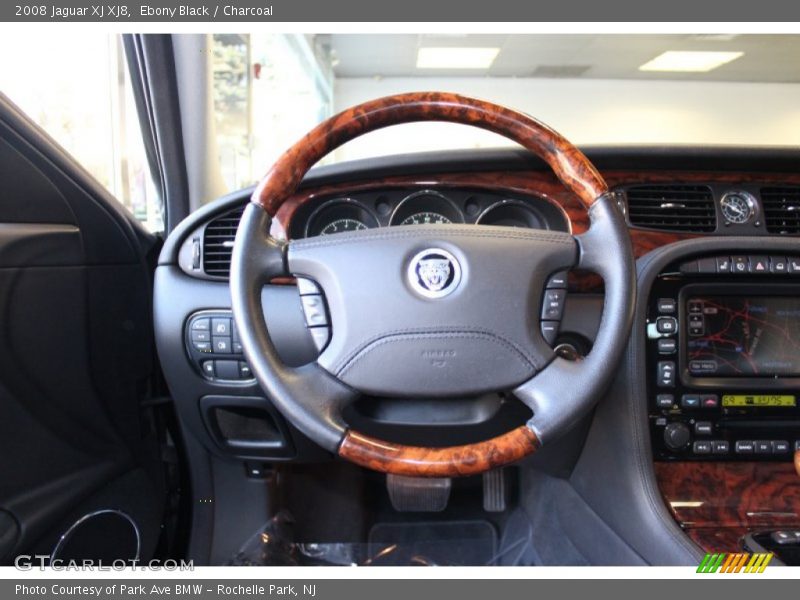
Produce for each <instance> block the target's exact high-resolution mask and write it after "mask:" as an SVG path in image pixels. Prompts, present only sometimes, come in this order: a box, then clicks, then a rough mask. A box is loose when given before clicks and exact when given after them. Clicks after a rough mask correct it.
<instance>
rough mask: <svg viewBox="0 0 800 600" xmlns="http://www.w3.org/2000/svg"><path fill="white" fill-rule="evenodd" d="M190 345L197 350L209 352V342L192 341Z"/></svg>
mask: <svg viewBox="0 0 800 600" xmlns="http://www.w3.org/2000/svg"><path fill="white" fill-rule="evenodd" d="M192 347H193V348H194V349H195V350H197V351H198V352H204V353H205V352H211V342H192Z"/></svg>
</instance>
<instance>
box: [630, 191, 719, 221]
mask: <svg viewBox="0 0 800 600" xmlns="http://www.w3.org/2000/svg"><path fill="white" fill-rule="evenodd" d="M626 197H627V199H628V219H629V220H630V223H631V225H634V226H636V227H646V228H648V229H661V230H663V231H693V232H710V231H714V230H715V229H716V228H717V211H716V208H715V207H714V197H713V195H712V194H711V189H710V188H709V187H707V186H704V185H636V186H632V187H629V188H627V189H626Z"/></svg>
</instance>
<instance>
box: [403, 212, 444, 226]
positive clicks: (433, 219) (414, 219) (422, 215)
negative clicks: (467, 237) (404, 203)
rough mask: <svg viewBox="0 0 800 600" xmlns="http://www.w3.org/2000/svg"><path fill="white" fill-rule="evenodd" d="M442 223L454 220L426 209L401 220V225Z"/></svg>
mask: <svg viewBox="0 0 800 600" xmlns="http://www.w3.org/2000/svg"><path fill="white" fill-rule="evenodd" d="M442 223H452V221H451V220H450V219H448V218H447V217H445V216H444V215H440V214H439V213H435V212H427V211H426V212H419V213H416V214H413V215H411V216H410V217H406V218H405V219H403V220H402V221H401V222H400V225H441V224H442Z"/></svg>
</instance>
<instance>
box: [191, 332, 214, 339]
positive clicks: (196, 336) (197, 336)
mask: <svg viewBox="0 0 800 600" xmlns="http://www.w3.org/2000/svg"><path fill="white" fill-rule="evenodd" d="M192 341H193V342H210V341H211V333H210V332H209V331H208V330H200V331H194V330H193V331H192Z"/></svg>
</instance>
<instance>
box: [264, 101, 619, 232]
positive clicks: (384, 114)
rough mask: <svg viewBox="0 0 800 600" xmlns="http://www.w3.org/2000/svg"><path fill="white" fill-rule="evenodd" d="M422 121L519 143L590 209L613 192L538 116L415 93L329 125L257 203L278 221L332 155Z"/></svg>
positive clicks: (291, 157) (306, 141) (286, 162)
mask: <svg viewBox="0 0 800 600" xmlns="http://www.w3.org/2000/svg"><path fill="white" fill-rule="evenodd" d="M417 121H444V122H451V123H460V124H462V125H471V126H474V127H478V128H481V129H486V130H488V131H492V132H494V133H498V134H500V135H502V136H505V137H507V138H509V139H511V140H514V141H515V142H517V143H518V144H520V145H522V146H524V147H525V148H527V149H528V150H530V151H531V152H533V153H534V154H536V155H537V156H539V157H540V158H542V159H543V160H544V161H546V162H547V164H548V165H549V166H550V168H551V169H552V170H553V172H554V173H555V174H556V175H557V176H558V178H559V179H560V180H561V182H562V183H563V184H564V185H565V186H567V187H568V188H569V189H571V190H572V191H574V192H575V193H576V194H577V195H578V197H579V198H580V200H581V202H582V203H583V205H584V206H586V207H587V208H588V207H590V206H591V205H592V204H594V202H595V201H596V200H597V198H598V197H600V196H601V195H602V194H604V193H605V192H607V191H608V186H607V185H606V183H605V181H604V180H603V178H602V176H601V175H600V173H598V172H597V170H596V169H595V168H594V165H592V163H591V162H589V160H588V159H587V158H586V156H584V154H583V153H582V152H581V151H580V150H578V149H577V148H576V147H575V146H573V145H572V144H571V143H570V142H569V141H567V140H566V138H564V137H563V136H561V134H559V133H558V132H556V131H554V130H552V129H550V128H549V127H548V126H547V125H545V124H544V123H540V122H539V121H537V120H536V119H534V118H533V117H530V116H528V115H525V114H522V113H520V112H517V111H514V110H511V109H509V108H506V107H504V106H500V105H497V104H492V103H490V102H485V101H483V100H477V99H475V98H469V97H466V96H461V95H458V94H449V93H444V92H414V93H408V94H398V95H395V96H387V97H385V98H378V99H377V100H372V101H370V102H365V103H364V104H359V105H358V106H354V107H352V108H349V109H347V110H345V111H343V112H341V113H339V114H338V115H335V116H333V117H331V118H330V119H328V120H327V121H324V122H323V123H321V124H320V125H318V126H317V127H315V128H314V129H312V130H311V131H310V132H309V133H308V134H307V135H306V136H305V137H304V138H303V139H301V140H300V141H299V142H297V143H296V144H295V145H294V146H292V147H291V148H290V149H289V150H287V151H286V152H285V153H284V154H283V155H282V156H281V157H280V158H278V161H277V162H276V163H275V165H274V166H273V167H272V169H270V171H269V172H268V173H267V174H266V175H265V176H264V178H263V179H262V180H261V182H260V183H259V184H258V186H257V187H256V190H255V192H254V193H253V197H252V200H253V202H255V203H256V204H259V205H261V206H262V207H263V208H264V209H265V210H266V211H267V212H268V213H269V215H270V216H275V213H276V212H277V211H278V208H280V206H281V204H283V202H284V201H285V200H286V199H287V198H288V197H289V196H290V195H291V194H292V193H294V192H295V191H296V190H297V187H298V186H299V185H300V182H301V181H302V179H303V177H304V176H305V174H306V172H308V170H309V169H310V168H311V167H312V166H313V165H314V164H315V163H317V162H318V161H319V160H320V159H322V158H323V157H324V156H326V155H327V154H328V153H330V152H331V151H332V150H335V149H336V148H338V147H339V146H341V145H342V144H344V143H346V142H348V141H350V140H352V139H354V138H357V137H359V136H361V135H364V134H365V133H369V132H370V131H375V130H377V129H382V128H384V127H388V126H390V125H400V124H402V123H413V122H417Z"/></svg>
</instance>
